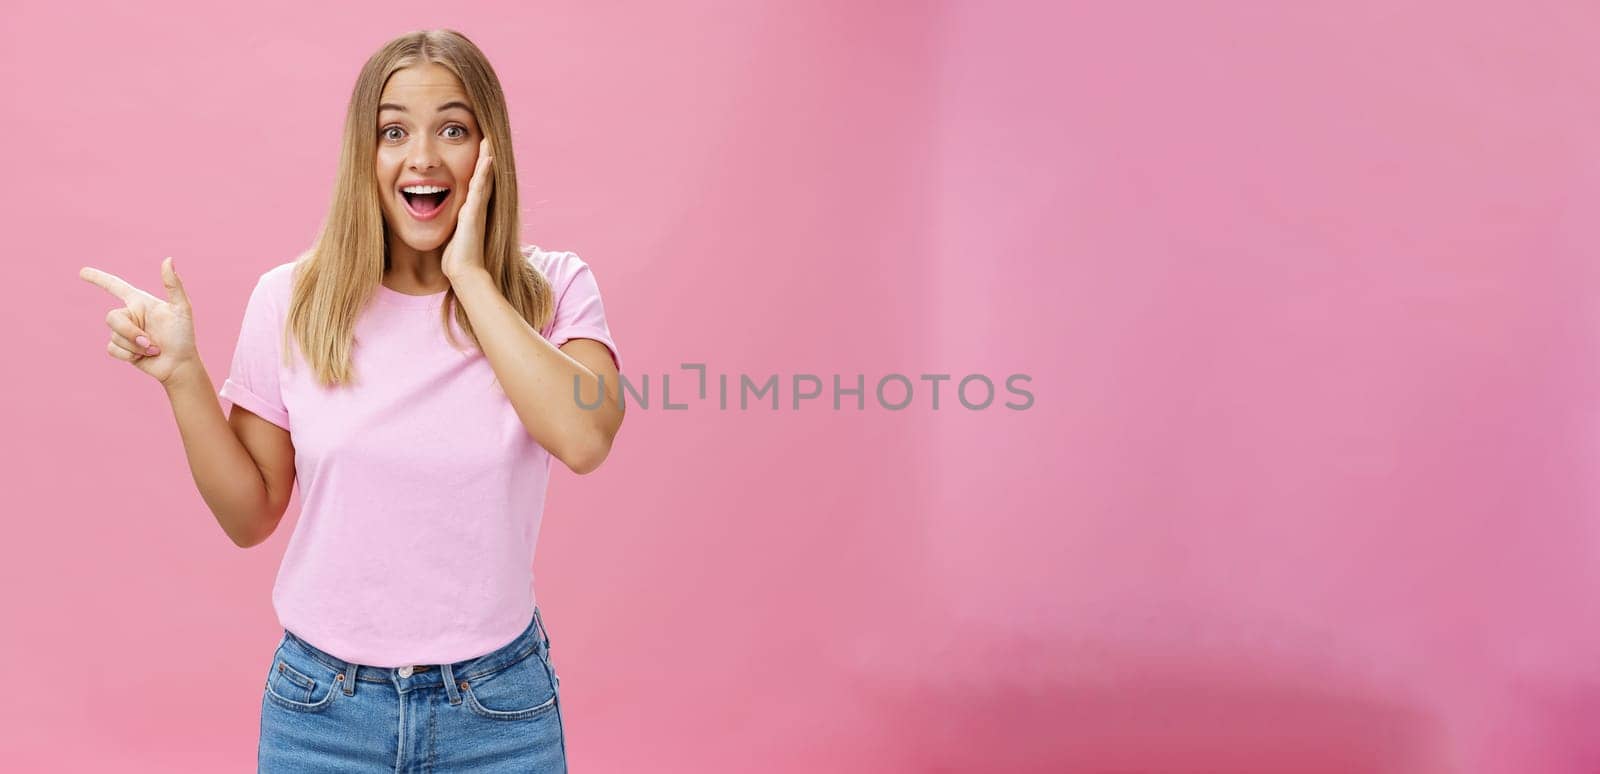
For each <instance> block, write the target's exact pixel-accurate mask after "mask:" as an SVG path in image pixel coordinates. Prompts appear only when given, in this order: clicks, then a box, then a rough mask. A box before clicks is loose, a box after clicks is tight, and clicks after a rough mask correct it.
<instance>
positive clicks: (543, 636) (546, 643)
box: [533, 605, 550, 653]
mask: <svg viewBox="0 0 1600 774" xmlns="http://www.w3.org/2000/svg"><path fill="white" fill-rule="evenodd" d="M533 625H534V626H536V627H538V631H539V647H541V648H544V650H545V652H547V653H548V652H549V651H550V632H548V631H546V630H545V628H544V617H543V616H542V615H540V613H539V606H538V605H534V606H533Z"/></svg>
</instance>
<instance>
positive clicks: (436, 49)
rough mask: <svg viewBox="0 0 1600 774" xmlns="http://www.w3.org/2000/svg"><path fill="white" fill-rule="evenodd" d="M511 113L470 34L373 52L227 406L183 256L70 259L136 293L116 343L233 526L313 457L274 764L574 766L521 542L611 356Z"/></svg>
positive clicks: (117, 314)
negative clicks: (528, 195) (137, 260)
mask: <svg viewBox="0 0 1600 774" xmlns="http://www.w3.org/2000/svg"><path fill="white" fill-rule="evenodd" d="M509 124H510V122H509V119H508V117H507V110H506V105H505V96H504V94H503V93H502V92H501V88H500V83H499V80H498V78H497V77H496V76H495V73H494V70H493V69H492V68H491V67H490V66H489V63H488V61H487V59H486V58H485V57H484V55H483V53H482V52H481V51H479V50H478V48H477V47H476V46H475V45H473V43H472V42H471V41H469V40H467V39H466V38H465V37H463V36H462V35H460V34H459V33H456V32H453V31H450V30H432V31H427V32H416V33H412V34H408V35H404V36H402V37H399V38H397V39H395V40H393V41H390V42H389V43H387V44H385V45H384V46H383V47H382V48H381V49H380V50H379V51H378V52H377V53H376V54H374V55H373V56H372V58H371V59H369V60H368V61H367V63H366V65H365V66H364V67H363V68H362V70H361V73H360V76H359V78H358V79H357V81H356V85H355V89H354V92H353V93H352V94H351V98H350V104H349V107H348V111H347V114H346V120H345V130H344V141H343V149H342V153H341V155H340V159H339V173H338V179H337V182H336V187H335V190H334V194H333V199H332V205H331V208H330V211H329V213H328V216H327V219H326V220H325V221H324V223H323V227H322V230H321V233H320V234H319V235H318V237H317V240H316V242H315V244H314V245H312V247H311V248H310V249H309V250H307V251H306V252H305V253H304V254H302V255H300V256H299V257H297V258H296V259H295V260H293V261H289V262H287V263H283V264H281V265H278V266H276V267H274V268H271V269H269V270H267V271H266V272H265V273H264V274H262V275H261V277H260V280H259V281H258V282H257V283H256V285H255V288H254V290H253V291H252V292H251V294H250V299H249V302H248V303H247V304H246V308H245V314H244V323H243V326H242V328H241V331H240V334H239V342H238V345H237V347H236V349H235V352H234V357H233V362H232V364H231V368H230V370H229V373H228V377H227V379H226V380H225V381H224V383H223V386H222V388H221V391H220V393H218V394H220V396H221V397H222V398H223V399H225V400H227V401H228V402H230V403H231V404H232V409H231V410H230V412H229V414H228V416H227V418H226V419H224V417H223V415H222V411H221V407H220V406H219V404H218V401H217V394H213V392H212V382H211V379H210V377H209V376H208V375H207V374H206V371H205V367H204V365H203V364H202V363H201V360H200V357H199V355H198V354H197V352H196V351H195V337H194V326H193V312H192V308H191V306H190V303H189V297H188V295H187V294H186V293H185V291H184V288H183V281H182V280H181V279H180V278H179V277H178V273H177V270H176V268H175V267H174V266H173V262H172V259H170V258H169V259H167V260H166V261H164V262H163V263H162V267H161V271H162V281H163V284H164V285H165V286H166V293H167V300H166V301H162V300H160V299H158V298H156V297H155V296H152V295H150V294H149V293H146V292H144V291H142V290H139V289H137V288H135V287H133V286H131V285H129V284H128V283H126V282H124V281H122V280H121V279H119V278H117V277H114V276H112V275H110V274H107V273H105V272H102V271H99V270H96V269H93V268H87V267H85V268H84V269H83V270H82V272H81V273H80V274H81V276H82V277H83V278H84V279H86V280H88V281H90V282H92V283H94V284H96V285H99V286H101V287H103V288H105V289H106V290H108V291H110V292H111V293H112V294H114V295H116V296H117V297H118V298H119V299H121V300H122V302H123V304H124V305H123V306H122V307H120V308H118V309H115V310H113V311H112V312H111V313H110V314H108V315H107V317H106V322H107V325H109V326H110V328H111V331H112V333H111V341H110V344H109V345H108V347H107V351H108V352H109V353H110V354H111V356H113V357H116V358H118V359H120V360H124V361H127V362H129V363H131V364H133V365H134V366H135V367H136V368H138V369H139V370H140V371H143V372H144V373H146V374H149V375H150V376H152V377H155V378H156V379H157V380H158V381H160V382H161V384H162V385H163V386H164V387H165V389H166V391H167V395H168V397H169V398H170V399H171V402H172V408H173V413H174V414H175V415H176V417H177V422H178V427H179V430H180V432H181V434H182V437H183V443H184V447H185V450H186V451H187V454H188V459H189V465H190V468H191V469H192V471H193V474H194V480H195V483H196V485H197V486H198V488H199V490H200V493H201V495H202V497H203V498H204V499H205V502H206V504H207V505H208V506H209V507H210V509H211V511H212V513H213V514H215V516H216V518H217V522H218V524H220V525H221V527H222V529H223V531H224V532H226V533H227V534H228V537H229V538H231V539H232V540H233V542H234V543H235V544H237V545H239V546H241V547H249V546H254V545H257V544H259V543H261V542H262V541H264V540H266V539H267V537H268V536H270V535H271V534H272V532H273V531H274V529H275V528H276V527H277V524H278V522H279V520H280V519H281V517H282V516H283V514H284V512H285V509H286V508H287V507H288V503H289V495H290V491H291V489H292V487H293V486H294V484H295V482H296V480H297V479H298V482H299V486H300V494H301V510H300V518H299V521H298V523H297V524H296V527H295V530H294V532H293V534H292V535H291V536H290V538H289V542H288V547H287V549H286V551H285V554H284V557H283V563H282V565H281V566H280V568H279V571H278V576H277V580H276V583H275V584H274V586H273V590H272V601H273V607H274V610H275V611H276V613H277V616H278V619H279V623H280V624H281V625H282V627H283V629H284V633H283V636H282V638H281V640H280V641H279V642H278V646H277V651H276V652H275V653H274V654H273V657H272V661H271V664H270V667H269V671H268V673H267V674H266V676H265V686H264V691H263V694H262V703H261V729H260V743H259V748H258V757H259V768H260V770H261V771H263V772H314V771H339V772H358V771H374V772H376V771H411V770H417V771H439V772H446V771H450V772H455V771H518V772H557V771H565V770H566V743H565V736H564V733H563V729H562V721H561V707H560V699H559V696H558V690H557V687H558V685H559V682H560V681H559V678H558V677H557V676H556V670H555V668H554V666H553V664H552V662H551V659H550V638H549V634H548V632H547V631H546V629H545V627H544V621H543V617H542V615H541V613H540V610H539V607H538V606H537V604H536V603H535V598H534V589H533V567H532V561H533V556H534V546H535V542H536V541H537V539H538V535H539V525H540V522H541V520H542V515H543V507H544V498H545V486H546V482H547V480H548V477H549V470H550V465H551V458H552V457H554V458H556V459H559V460H560V461H561V462H562V463H563V464H565V465H566V466H567V467H568V468H570V469H572V470H573V471H575V472H577V473H580V474H581V473H587V472H589V471H592V470H594V469H595V468H596V467H598V466H599V465H600V464H601V462H602V461H603V460H604V459H605V458H606V456H607V454H608V453H609V452H610V449H611V445H612V441H613V439H614V438H615V437H616V434H617V430H618V428H619V427H620V426H621V424H622V418H623V411H622V407H621V404H620V401H619V399H618V392H619V391H618V376H617V373H618V367H619V365H620V361H619V360H618V357H617V348H616V344H615V343H614V342H613V341H612V339H611V334H610V331H609V329H608V327H607V324H606V318H605V312H604V307H603V306H602V304H601V301H600V291H599V286H598V285H597V283H596V280H595V277H594V274H593V272H592V271H591V270H590V269H589V267H588V266H587V265H586V264H585V263H584V262H583V261H582V260H580V259H579V258H578V256H576V255H574V254H573V253H570V252H556V251H547V250H543V249H541V248H539V247H537V246H533V245H526V246H525V245H523V244H521V242H520V240H519V233H520V224H519V221H518V213H519V210H518V204H517V177H516V165H515V163H514V161H513V158H512V148H511V132H510V125H509Z"/></svg>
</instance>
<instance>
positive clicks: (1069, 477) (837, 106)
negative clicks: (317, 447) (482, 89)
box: [0, 0, 1600, 772]
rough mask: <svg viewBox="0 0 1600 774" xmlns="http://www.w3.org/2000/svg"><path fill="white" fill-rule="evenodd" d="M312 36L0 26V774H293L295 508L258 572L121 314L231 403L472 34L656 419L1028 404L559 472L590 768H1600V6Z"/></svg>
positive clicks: (131, 12)
mask: <svg viewBox="0 0 1600 774" xmlns="http://www.w3.org/2000/svg"><path fill="white" fill-rule="evenodd" d="M272 5H273V7H272V8H271V9H270V10H264V11H260V12H259V15H258V16H256V17H255V18H248V17H241V16H240V15H239V13H238V12H237V11H234V10H228V11H226V12H224V11H220V10H212V9H211V8H210V6H209V5H207V4H199V3H192V4H189V3H167V4H155V5H150V4H144V5H140V6H134V5H127V4H120V3H119V4H113V3H106V4H103V5H100V6H97V7H93V8H84V7H81V6H78V5H74V4H68V3H60V2H36V1H33V0H22V1H14V2H10V3H8V4H7V6H6V10H5V11H4V12H3V14H4V23H3V24H0V36H3V43H4V45H3V46H0V57H3V60H0V64H3V70H4V72H6V73H8V74H9V76H8V77H6V78H4V79H3V85H0V90H3V91H0V96H3V99H0V105H3V107H0V110H3V111H4V112H3V116H0V117H3V119H4V126H5V136H6V138H7V143H6V146H7V151H8V154H7V157H6V159H5V162H6V163H5V167H6V172H7V175H6V177H7V180H8V182H9V185H7V186H6V187H5V189H6V190H5V192H4V193H3V194H0V197H3V205H4V206H3V211H4V212H5V213H6V215H5V223H6V226H7V228H6V233H7V235H8V236H10V238H11V245H12V246H11V248H10V260H8V261H7V262H6V266H7V269H8V271H9V272H10V273H11V283H10V284H11V287H12V291H11V295H10V297H9V302H8V303H7V304H5V305H3V307H0V309H3V312H0V314H3V315H4V321H3V322H4V323H5V330H6V331H7V335H6V338H7V340H8V341H9V343H10V346H11V350H12V356H11V357H10V358H9V359H8V364H7V367H6V371H7V373H8V374H9V375H10V378H8V379H7V380H6V382H7V386H6V388H5V391H6V392H5V400H4V401H3V407H0V421H3V427H4V428H5V431H6V432H5V440H4V441H3V443H4V445H5V446H4V458H3V462H4V471H5V472H4V475H5V477H6V481H5V490H6V491H5V494H6V503H5V506H4V510H5V512H6V513H7V515H8V516H9V518H7V519H6V523H5V526H6V528H7V532H6V536H5V540H4V541H3V543H0V544H3V548H0V551H3V552H4V554H3V556H0V559H3V561H0V605H3V609H0V614H3V617H0V622H3V623H0V685H3V686H4V688H3V689H0V760H3V761H5V768H7V769H8V770H13V771H33V770H52V771H105V770H112V769H115V770H118V771H137V772H143V771H148V772H157V771H173V770H192V771H247V770H252V768H253V766H254V760H255V744H256V736H257V731H258V726H257V723H258V717H259V715H258V713H259V711H260V694H261V686H262V680H263V675H264V673H265V671H266V668H267V666H268V662H269V660H270V658H271V652H272V649H273V647H274V646H275V645H276V642H277V638H278V636H279V635H280V633H281V632H280V630H279V629H278V627H277V623H276V621H275V619H274V617H273V614H272V610H271V607H270V598H269V594H270V589H271V584H272V580H273V577H274V574H275V572H276V569H277V564H278V561H279V558H280V557H281V556H282V552H283V547H284V544H285V541H286V540H287V538H288V535H289V532H290V529H291V528H292V526H293V520H292V519H293V515H294V514H295V513H297V512H298V500H297V501H296V503H297V504H296V506H295V508H294V509H292V510H291V517H290V520H287V521H286V522H285V524H284V525H282V526H281V527H280V529H279V531H278V532H277V533H276V534H275V535H274V536H273V537H272V539H271V540H269V541H268V542H267V543H265V544H263V545H262V546H259V547H258V548H256V549H253V550H249V551H241V550H239V549H237V548H235V547H233V546H232V544H230V543H229V542H228V540H227V539H226V537H225V536H224V535H223V534H222V532H221V530H220V529H219V528H218V527H217V526H216V525H215V522H214V519H213V517H212V516H211V514H210V513H209V511H208V510H207V509H206V507H205V505H204V503H203V502H202V500H201V499H200V497H199V494H198V493H197V491H196V490H195V488H194V485H193V482H192V480H191V478H190V474H189V471H188V467H187V464H186V462H185V460H184V456H183V450H182V446H181V442H180V439H179V437H178V435H177V432H176V429H175V425H174V423H173V421H172V416H171V412H170V408H169V406H168V404H167V402H166V399H165V397H164V394H163V393H162V391H161V390H160V388H159V386H158V385H156V384H155V383H154V382H153V381H151V380H150V379H149V378H148V377H145V376H144V375H143V374H140V373H138V372H137V371H136V370H134V369H133V368H132V367H130V366H127V365H126V364H123V363H120V362H118V361H115V360H112V359H111V358H110V357H108V356H107V355H106V354H105V352H104V345H105V342H106V340H107V337H108V332H107V330H106V328H105V325H104V321H103V316H104V314H105V312H106V311H107V310H109V309H111V308H112V307H113V306H114V305H116V302H115V301H114V299H112V298H111V297H110V296H108V295H106V294H105V293H103V292H102V291H100V290H98V289H96V288H94V287H92V286H89V285H87V284H86V283H83V282H82V281H81V280H79V279H77V277H76V272H77V269H78V267H80V266H83V265H94V266H98V267H100V268H103V269H105V270H108V271H111V272H114V273H117V274H120V275H121V276H123V277H125V278H127V279H128V280H130V281H132V282H134V283H136V284H138V285H140V286H142V287H144V288H146V289H148V290H152V291H153V292H158V293H159V292H160V291H161V288H160V277H159V264H160V261H161V259H162V257H163V256H166V255H172V256H174V257H175V259H176V263H177V266H178V268H179V270H180V271H181V272H183V274H184V277H185V279H186V282H187V285H188V288H189V292H190V295H191V296H192V297H193V299H194V302H195V304H196V310H197V315H198V331H199V338H200V347H201V353H202V355H203V356H204V358H205V361H206V363H207V366H208V368H209V369H210V372H211V376H212V379H213V381H214V382H216V383H217V384H220V383H221V380H222V378H223V376H224V375H225V369H226V367H227V364H228V361H229V357H230V355H231V353H232V348H233V342H234V337H235V336H236V334H237V331H238V323H239V320H240V316H241V315H242V313H243V309H244V302H245V299H246V298H247V296H248V294H249V290H250V287H251V285H252V284H253V283H254V281H255V279H256V277H258V276H259V275H260V273H261V272H262V271H265V270H266V269H267V268H269V267H271V266H273V265H275V264H277V263H280V262H282V261H285V260H288V259H290V258H292V257H293V256H294V255H295V254H297V253H298V252H299V251H300V250H302V249H303V248H304V247H305V246H306V245H307V244H308V243H309V242H310V240H311V238H312V237H313V235H314V233H315V229H316V227H317V225H318V222H319V221H320V218H321V217H322V214H323V210H324V207H325V206H326V203H327V198H328V192H329V188H330V185H331V182H332V179H333V174H334V168H335V161H336V153H337V142H338V134H339V130H340V123H341V121H342V120H343V110H344V107H345V100H346V98H347V96H348V93H349V89H350V86H351V84H352V83H353V82H354V78H355V74H356V71H357V69H358V68H359V67H360V65H361V63H362V61H364V59H365V58H366V57H367V56H368V55H369V54H370V53H371V52H372V51H374V50H375V49H376V48H377V47H378V46H379V45H380V44H381V43H382V42H383V41H385V40H387V39H388V38H390V37H392V36H393V35H396V34H399V33H400V32H404V31H406V30H409V29H415V28H420V27H434V26H448V27H453V28H456V29H459V30H461V31H463V32H465V33H466V34H468V35H469V36H471V37H472V38H473V39H474V40H475V41H476V42H477V43H478V44H479V45H480V46H481V47H482V48H484V50H485V51H486V52H487V53H488V55H489V57H490V59H491V61H493V63H494V64H495V66H496V68H497V70H498V72H499V74H500V77H501V79H502V81H503V83H504V86H505V88H506V90H507V93H508V98H509V101H510V106H511V113H512V119H513V122H514V123H513V126H514V130H515V133H516V135H515V136H516V138H517V147H516V150H517V156H518V160H519V161H520V170H519V171H520V174H521V178H522V186H523V188H522V194H523V197H524V198H523V203H524V206H525V208H526V210H527V215H526V224H525V225H526V229H527V230H526V238H527V240H528V241H532V242H535V243H537V244H540V245H541V246H544V247H547V248H551V249H571V250H575V251H577V252H578V253H579V254H580V255H581V256H583V257H584V258H585V260H587V261H589V262H590V263H591V265H592V266H594V268H595V271H596V276H597V277H598V278H599V281H600V284H601V288H602V290H603V291H604V293H605V298H606V303H607V310H608V312H609V315H610V321H611V325H612V330H613V332H614V334H615V335H616V337H617V340H618V343H619V346H620V347H621V348H623V351H624V352H625V358H626V359H627V361H628V363H629V371H628V373H629V374H630V375H632V376H634V377H636V378H637V377H638V376H640V375H643V374H645V373H649V374H652V379H653V381H655V382H656V384H659V379H660V378H661V375H662V374H665V373H674V374H678V376H677V377H675V379H678V380H682V384H683V385H684V386H685V387H686V386H687V385H688V380H687V375H686V374H684V373H683V372H681V371H680V370H679V364H680V363H683V362H705V363H707V365H708V368H709V369H710V370H711V372H712V373H713V374H717V373H727V374H731V375H737V374H740V373H747V374H751V375H753V376H755V377H757V378H764V377H765V375H767V374H771V373H778V374H780V375H784V376H785V377H787V375H788V374H792V373H794V372H810V373H817V374H822V375H824V378H825V379H827V378H828V377H829V376H831V375H832V374H835V373H837V374H841V375H843V377H845V378H847V379H853V378H854V375H855V374H857V373H863V374H866V375H867V379H868V381H869V384H870V383H871V382H872V381H873V380H875V379H876V378H878V377H879V376H881V375H883V374H886V373H903V374H908V375H911V376H912V377H913V378H915V376H916V375H918V374H921V373H949V374H954V375H955V376H956V378H960V377H961V376H963V375H966V374H969V373H984V374H987V375H990V376H991V377H993V378H995V379H996V381H1000V380H1002V379H1003V378H1004V376H1005V375H1008V374H1011V373H1018V372H1020V373H1027V374H1030V375H1031V376H1032V378H1033V381H1032V382H1031V384H1030V385H1029V387H1030V389H1031V390H1032V391H1033V392H1034V394H1035V398H1036V402H1035V405H1034V407H1033V408H1032V409H1030V410H1028V411H1024V412H1016V411H1009V410H1005V409H1001V408H999V407H998V406H996V407H994V408H991V409H990V410H986V411H981V412H971V411H967V410H965V409H963V408H961V407H960V406H959V404H957V403H955V402H954V401H953V400H952V395H951V393H950V392H949V388H950V386H951V385H950V383H946V384H945V385H944V387H945V391H944V393H943V394H942V395H941V408H940V410H938V411H933V410H930V409H929V407H928V403H927V402H926V400H919V401H918V402H917V403H916V404H914V406H913V407H912V408H910V409H907V410H904V411H899V412H890V411H885V410H883V409H881V408H878V407H876V406H869V408H868V410H866V411H864V412H860V413H857V412H853V411H843V412H838V413H834V412H832V411H830V410H829V406H830V405H831V404H830V403H828V402H827V401H814V402H813V403H812V405H810V406H807V407H806V408H804V409H802V410H800V411H791V410H784V411H780V412H776V413H775V412H772V411H770V410H751V411H746V412H738V411H722V412H719V411H716V410H715V409H714V404H708V403H699V404H698V405H694V406H692V407H691V408H690V409H689V410H686V411H674V412H669V411H663V410H661V409H660V407H659V404H655V405H653V406H652V407H651V409H650V410H639V409H637V408H635V410H633V411H630V413H629V417H628V420H627V423H626V424H625V426H624V427H623V430H622V433H621V435H620V436H619V439H618V443H617V445H616V448H615V450H614V451H613V452H612V455H611V457H610V459H609V460H608V461H607V463H606V464H605V466H604V467H602V468H601V469H600V470H599V471H597V472H596V473H595V474H593V475H591V476H588V477H578V476H573V475H571V474H570V473H567V472H565V471H561V470H558V471H557V473H556V474H555V475H554V482H553V492H552V494H551V496H550V501H549V508H548V511H547V517H546V522H545V526H544V531H543V534H542V542H541V545H540V550H539V558H538V577H539V596H540V600H541V605H542V607H543V608H544V610H545V613H546V615H547V621H548V622H549V625H550V633H551V639H552V643H553V648H554V650H553V656H554V658H555V661H556V664H557V666H558V667H559V668H560V670H561V674H562V678H563V682H562V689H563V700H564V702H565V703H564V708H565V719H566V723H567V734H568V744H569V749H570V753H571V758H572V762H573V766H574V768H575V770H577V771H585V772H632V771H662V772H724V771H726V772H746V771H770V772H807V771H833V772H867V771H879V772H920V771H1029V770H1037V771H1046V770H1048V771H1090V770H1101V771H1103V770H1117V771H1214V770H1231V771H1395V772H1401V771H1403V772H1529V771H1540V772H1582V771H1596V770H1600V733H1597V731H1600V616H1597V609H1600V607H1597V604H1596V602H1595V590H1596V584H1597V583H1600V561H1597V559H1600V529H1597V527H1596V522H1595V514H1596V508H1597V506H1600V497H1597V495H1600V488H1597V486H1596V483H1595V482H1596V480H1597V479H1596V477H1595V475H1594V473H1593V471H1595V470H1596V468H1597V465H1600V443H1597V434H1596V430H1597V429H1600V400H1597V398H1600V380H1597V376H1600V374H1597V369H1596V357H1595V355H1596V352H1597V351H1600V319H1597V309H1600V305H1597V304H1596V294H1595V288H1596V286H1597V280H1600V276H1597V273H1600V272H1597V271H1596V268H1595V267H1596V261H1595V258H1594V256H1595V255H1596V251H1597V249H1600V217H1597V216H1596V212H1597V210H1600V131H1597V126H1600V54H1597V53H1596V52H1600V13H1596V12H1595V11H1593V10H1592V7H1593V6H1592V5H1590V4H1587V3H1581V2H1570V3H1564V4H1563V3H1511V2H1502V3H1499V4H1466V3H1446V2H1433V3H1427V2H1392V1H1383V2H1377V1H1364V2H1352V3H1338V4H1333V3H1328V4H1311V3H1268V2H1211V3H1186V2H1165V3H1087V2H1086V3H1071V4H1069V3H1039V4H1032V5H1024V4H991V3H976V2H924V3H878V4H859V3H849V2H839V1H832V0H830V1H829V2H805V3H793V2H767V3H736V2H725V3H677V4H656V3H635V4H629V5H619V4H610V3H607V4H590V3H576V2H574V3H537V4H534V5H532V6H531V7H528V8H515V9H513V8H512V7H510V4H505V5H506V7H504V8H501V9H496V10H490V9H489V8H487V7H479V8H475V9H470V10H460V11H458V12H455V13H450V12H441V9H443V8H444V7H443V6H439V5H437V4H433V3H415V2H401V3H370V4H364V5H360V6H357V5H354V4H330V3H320V2H319V3H307V2H280V3H274V4H272ZM518 5H523V4H518ZM735 378H736V376H735ZM687 394H688V390H687V389H682V390H681V391H677V385H675V395H674V400H681V399H682V398H683V397H684V396H686V395H687ZM869 399H870V396H869ZM1003 399H1004V396H1002V398H1001V400H1003Z"/></svg>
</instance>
